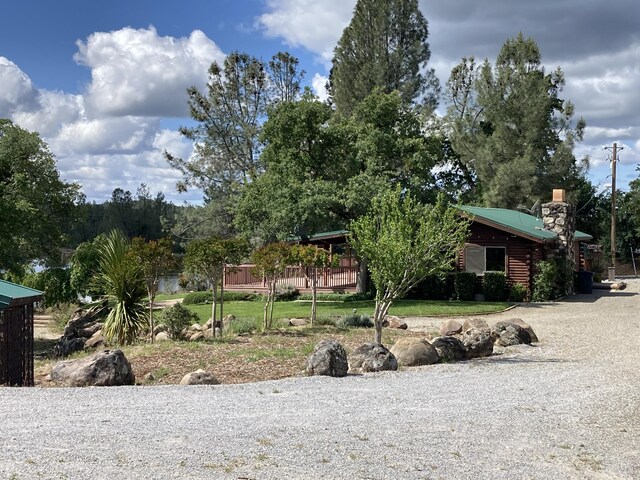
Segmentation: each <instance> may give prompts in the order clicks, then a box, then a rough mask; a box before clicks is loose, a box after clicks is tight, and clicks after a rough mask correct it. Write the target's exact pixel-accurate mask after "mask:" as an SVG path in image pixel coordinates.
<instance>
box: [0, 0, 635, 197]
mask: <svg viewBox="0 0 640 480" xmlns="http://www.w3.org/2000/svg"><path fill="white" fill-rule="evenodd" d="M354 6H355V0H233V1H232V0H215V1H213V0H190V1H189V2H181V3H179V2H175V1H169V0H126V1H125V0H110V1H109V2H89V1H85V0H56V1H55V2H52V1H47V0H39V1H38V0H21V1H19V2H18V1H4V2H3V4H2V8H1V10H0V118H10V119H12V120H13V121H14V122H15V123H17V124H18V125H20V126H21V127H23V128H26V129H28V130H31V131H38V132H39V133H40V135H41V136H42V138H43V139H44V140H45V141H46V142H47V143H48V145H49V147H50V149H51V151H52V152H53V154H54V155H55V156H56V159H57V162H58V168H59V170H60V173H61V177H62V178H64V179H65V180H67V181H73V182H77V183H79V184H80V185H81V187H82V191H83V192H84V193H85V195H86V196H87V199H88V200H89V201H96V202H102V201H104V200H107V199H109V198H110V197H111V192H112V191H113V190H114V189H115V188H122V189H124V190H129V191H131V192H132V193H134V194H135V192H136V190H137V188H138V186H139V185H140V183H145V184H146V185H147V186H148V187H149V189H150V190H151V192H152V193H153V194H155V193H156V192H162V193H163V194H164V195H165V197H166V198H167V199H168V200H171V201H173V202H175V203H182V202H189V203H199V202H200V201H201V198H202V194H201V192H199V191H198V190H194V189H192V190H189V191H188V192H187V193H182V194H179V193H178V192H177V191H176V188H175V184H176V182H177V181H178V180H180V178H181V177H180V174H179V173H178V172H177V171H175V170H173V169H171V168H170V167H169V165H168V164H167V163H166V161H165V160H164V157H163V152H164V151H165V150H166V151H169V152H171V153H172V154H173V155H174V156H179V157H182V158H186V157H188V156H189V155H190V154H191V151H192V148H193V146H192V145H191V144H190V143H189V142H188V141H186V140H185V139H184V138H182V137H181V136H180V135H179V133H178V131H177V129H178V127H179V126H181V125H190V124H191V123H190V119H189V116H188V110H187V96H186V89H187V87H189V86H191V85H195V86H197V87H199V88H204V86H205V84H206V80H207V70H208V68H209V65H210V64H211V62H213V61H217V62H219V63H221V62H222V61H223V60H224V58H225V55H227V54H229V53H230V52H232V51H241V52H247V53H249V54H251V55H254V56H256V57H258V58H262V59H263V60H268V59H269V58H270V57H271V56H272V55H273V54H274V53H276V52H278V51H288V52H290V53H291V54H293V55H295V56H296V57H298V58H299V59H300V65H301V67H302V69H304V71H305V72H306V74H305V85H308V86H310V87H312V88H313V89H314V90H315V92H316V93H317V94H318V95H319V96H320V97H321V98H323V97H324V96H325V95H326V93H325V91H324V84H325V81H326V77H327V75H328V72H329V68H330V64H331V57H332V52H333V48H334V47H335V44H336V43H337V41H338V39H339V38H340V35H341V33H342V30H343V29H344V27H346V26H347V24H348V23H349V21H350V19H351V15H352V12H353V7H354ZM420 8H421V10H422V12H423V13H424V15H425V17H426V18H427V20H428V22H429V32H430V34H429V44H430V48H431V60H430V62H429V65H430V66H431V67H432V68H435V71H436V74H437V75H438V77H439V78H440V81H441V84H442V85H443V86H444V84H445V83H446V80H447V78H448V77H449V74H450V72H451V69H452V68H453V67H454V66H455V65H456V64H457V63H458V62H459V61H460V59H461V58H462V57H469V56H474V57H475V58H476V59H477V60H483V59H485V58H488V59H489V61H494V60H495V57H496V55H497V54H498V52H499V50H500V47H501V46H502V44H503V43H504V41H505V40H506V39H508V38H512V37H515V36H516V35H517V34H518V33H519V32H522V33H523V35H524V36H525V37H531V38H533V39H534V40H536V42H537V43H538V46H539V48H540V51H541V53H542V60H543V64H544V65H545V68H546V70H547V71H549V72H550V71H552V70H555V69H556V68H557V67H560V68H561V69H562V70H563V72H564V74H565V78H566V86H565V88H564V91H563V92H561V94H560V97H561V98H563V99H566V100H571V101H572V102H573V103H574V104H575V108H576V117H580V116H581V117H583V118H584V119H585V121H586V123H587V129H586V134H585V138H584V141H583V142H582V143H580V144H578V145H577V147H576V149H575V151H574V152H575V155H576V156H577V157H579V158H580V157H583V156H585V155H588V156H589V157H590V160H591V168H590V171H589V178H590V179H591V181H592V183H593V184H594V185H596V186H598V188H599V190H600V191H603V190H604V189H606V188H607V186H610V183H611V178H610V173H611V163H610V159H611V153H610V150H605V149H604V147H605V146H608V147H611V145H612V144H613V143H614V142H617V144H618V146H619V147H622V148H623V150H622V151H621V152H619V162H618V164H617V172H618V175H617V186H618V188H621V189H623V190H626V189H628V182H629V181H630V180H633V179H635V178H638V176H639V175H640V172H638V171H636V167H637V166H638V164H639V163H640V8H638V6H637V4H636V0H609V1H604V0H537V1H536V2H531V1H529V0H511V1H509V2H505V1H504V0H483V1H481V2H480V1H477V0H448V1H441V0H430V1H429V0H420ZM445 110H446V103H445V102H444V100H441V105H440V107H439V112H441V113H442V112H444V111H445ZM545 200H549V199H543V201H545Z"/></svg>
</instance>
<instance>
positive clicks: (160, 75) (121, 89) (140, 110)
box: [74, 27, 224, 117]
mask: <svg viewBox="0 0 640 480" xmlns="http://www.w3.org/2000/svg"><path fill="white" fill-rule="evenodd" d="M77 45H78V50H79V51H78V53H76V55H75V56H74V58H75V60H76V62H78V63H79V64H81V65H85V66H87V67H89V68H91V84H90V85H89V87H88V91H87V94H86V99H85V102H86V105H87V109H88V110H89V111H90V114H91V115H94V116H99V115H113V116H125V115H135V116H169V117H180V116H186V115H187V114H188V110H187V95H186V89H187V87H189V86H191V85H196V86H198V87H200V88H202V87H204V86H205V84H206V80H207V72H208V69H209V65H210V64H211V63H212V62H213V61H218V62H222V61H223V60H224V54H223V53H222V51H221V50H220V49H219V48H218V46H217V45H216V44H215V43H214V42H213V41H211V40H210V39H209V38H207V36H206V35H205V34H204V33H203V32H201V31H200V30H194V31H193V32H192V33H191V35H189V37H188V38H187V37H183V38H173V37H161V36H159V35H158V33H157V32H156V30H155V28H153V27H149V28H148V29H139V30H135V29H132V28H123V29H121V30H117V31H113V32H98V33H94V34H92V35H90V36H89V37H88V38H87V40H86V42H83V41H78V42H77Z"/></svg>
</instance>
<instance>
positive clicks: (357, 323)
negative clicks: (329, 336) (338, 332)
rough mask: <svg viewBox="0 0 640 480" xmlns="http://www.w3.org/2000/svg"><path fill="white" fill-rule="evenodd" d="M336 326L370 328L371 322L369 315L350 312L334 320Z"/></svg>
mask: <svg viewBox="0 0 640 480" xmlns="http://www.w3.org/2000/svg"><path fill="white" fill-rule="evenodd" d="M336 327H338V328H371V327H373V322H372V321H371V318H369V315H367V314H364V313H355V312H354V313H352V314H351V315H346V316H344V317H342V318H341V319H340V320H338V321H337V322H336Z"/></svg>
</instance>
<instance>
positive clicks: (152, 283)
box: [129, 237, 178, 343]
mask: <svg viewBox="0 0 640 480" xmlns="http://www.w3.org/2000/svg"><path fill="white" fill-rule="evenodd" d="M172 249H173V242H172V241H171V239H170V238H161V239H160V240H151V241H150V242H147V241H145V239H144V238H142V237H135V238H134V239H133V240H132V241H131V246H130V247H129V255H130V256H131V257H133V258H134V259H135V260H136V262H137V263H138V265H139V266H140V267H141V269H142V274H143V276H144V281H145V284H146V286H147V296H148V297H149V328H150V336H151V342H152V343H153V339H154V336H153V330H154V328H155V325H154V322H153V307H154V302H155V298H156V295H157V294H158V284H159V283H160V277H162V276H163V275H166V274H167V273H168V272H169V271H170V270H172V269H174V268H176V267H177V266H178V262H177V260H176V257H175V256H174V255H173V252H172Z"/></svg>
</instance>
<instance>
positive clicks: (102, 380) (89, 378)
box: [51, 350, 136, 387]
mask: <svg viewBox="0 0 640 480" xmlns="http://www.w3.org/2000/svg"><path fill="white" fill-rule="evenodd" d="M51 380H52V381H53V382H55V383H56V384H58V385H64V386H67V387H90V386H94V387H103V386H113V385H134V384H135V380H136V379H135V376H134V375H133V370H132V369H131V364H130V363H129V361H128V360H127V358H126V357H125V356H124V353H122V350H102V351H101V352H98V353H96V354H94V355H91V356H89V357H86V358H80V359H78V360H66V361H64V362H60V363H58V364H57V365H55V366H54V367H53V370H52V371H51Z"/></svg>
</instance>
